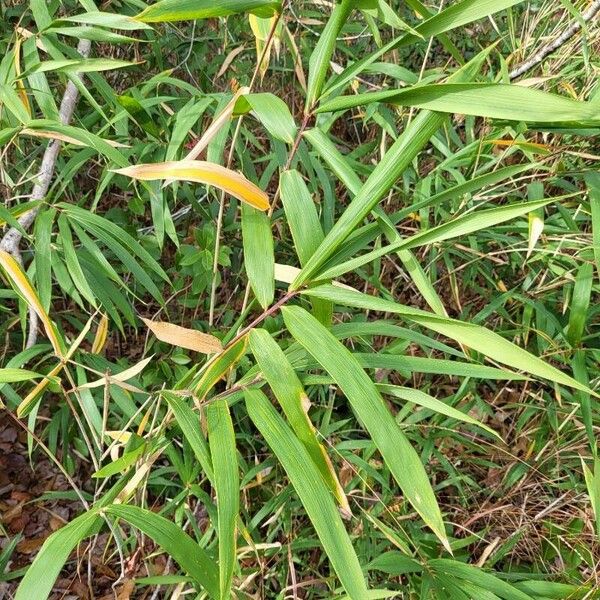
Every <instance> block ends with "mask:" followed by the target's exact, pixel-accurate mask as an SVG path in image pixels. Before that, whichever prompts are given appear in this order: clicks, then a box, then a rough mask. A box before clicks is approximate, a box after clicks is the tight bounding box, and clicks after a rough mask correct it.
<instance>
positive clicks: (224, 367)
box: [193, 337, 248, 400]
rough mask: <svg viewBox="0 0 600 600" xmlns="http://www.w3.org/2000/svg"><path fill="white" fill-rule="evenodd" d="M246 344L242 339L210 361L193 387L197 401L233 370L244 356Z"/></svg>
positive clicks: (246, 340)
mask: <svg viewBox="0 0 600 600" xmlns="http://www.w3.org/2000/svg"><path fill="white" fill-rule="evenodd" d="M247 342H248V338H246V337H244V338H242V339H241V340H239V341H238V342H236V343H235V344H233V345H232V346H229V347H227V348H225V349H224V350H223V352H220V353H219V354H217V355H216V356H213V357H212V358H211V359H210V361H209V363H208V364H207V365H206V367H205V369H204V371H203V372H202V374H201V376H200V378H199V379H198V382H197V383H196V384H195V385H194V386H193V387H194V392H195V393H196V394H197V396H198V399H199V400H203V399H204V398H205V397H206V395H207V394H208V392H210V390H211V389H212V388H213V387H214V386H215V384H216V383H217V381H219V379H221V378H222V377H224V376H225V374H226V373H227V372H228V371H229V370H230V369H233V367H234V366H235V365H236V363H237V362H238V361H239V360H240V358H241V357H242V356H243V355H244V354H245V352H246V346H247Z"/></svg>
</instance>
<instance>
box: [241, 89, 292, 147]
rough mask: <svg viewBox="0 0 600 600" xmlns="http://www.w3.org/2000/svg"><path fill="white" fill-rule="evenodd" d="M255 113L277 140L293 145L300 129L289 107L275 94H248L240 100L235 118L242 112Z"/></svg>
mask: <svg viewBox="0 0 600 600" xmlns="http://www.w3.org/2000/svg"><path fill="white" fill-rule="evenodd" d="M249 110H252V111H254V114H255V115H256V118H257V119H258V120H259V121H260V122H261V123H262V124H263V125H264V127H265V129H266V130H267V131H268V132H269V133H270V134H271V135H272V136H273V137H274V138H276V139H278V140H281V141H282V142H285V143H286V144H293V143H294V140H295V139H296V133H297V131H298V128H297V127H296V123H295V122H294V117H292V113H290V109H289V107H288V105H287V104H286V103H285V102H284V101H283V100H282V99H281V98H278V97H277V96H275V95H274V94H269V93H263V94H248V95H246V96H240V98H239V99H238V101H237V103H236V106H235V112H234V116H235V115H236V114H239V113H240V112H247V111H249Z"/></svg>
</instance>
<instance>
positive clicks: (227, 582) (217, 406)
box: [206, 400, 240, 600]
mask: <svg viewBox="0 0 600 600" xmlns="http://www.w3.org/2000/svg"><path fill="white" fill-rule="evenodd" d="M206 421H207V425H208V442H209V444H210V454H211V456H212V466H213V472H214V486H215V491H216V494H217V514H218V519H219V522H218V535H219V582H220V585H219V589H220V593H219V597H220V599H221V600H228V599H229V598H231V582H232V579H233V571H234V568H235V557H236V541H237V534H236V522H237V518H238V513H239V509H240V489H239V487H240V476H239V471H238V461H237V451H236V447H235V433H234V431H233V423H232V422H231V416H230V414H229V406H228V405H227V401H226V400H217V401H216V402H212V403H210V404H209V405H208V406H207V407H206Z"/></svg>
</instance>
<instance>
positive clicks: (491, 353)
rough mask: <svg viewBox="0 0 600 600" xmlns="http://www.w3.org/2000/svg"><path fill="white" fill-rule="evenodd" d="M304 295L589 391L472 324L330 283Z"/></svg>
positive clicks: (521, 350) (532, 373)
mask: <svg viewBox="0 0 600 600" xmlns="http://www.w3.org/2000/svg"><path fill="white" fill-rule="evenodd" d="M303 293H304V294H306V295H308V296H317V297H318V298H326V299H327V300H331V301H333V302H338V303H339V304H342V305H344V306H352V307H356V308H363V309H368V310H377V311H382V312H389V313H394V314H397V315H400V316H402V317H403V318H405V319H408V320H409V321H412V322H414V323H418V324H419V325H423V327H427V328H428V329H431V330H433V331H436V332H437V333H439V334H441V335H445V336H447V337H449V338H451V339H453V340H455V341H457V342H458V343H460V344H464V345H465V346H467V347H469V348H473V349H474V350H477V351H478V352H481V353H482V354H483V355H484V356H487V357H489V358H491V359H493V360H496V361H498V362H499V363H501V364H504V365H508V366H509V367H513V368H514V369H518V370H521V369H525V370H526V371H527V374H528V375H534V376H536V377H541V378H543V379H548V380H550V381H554V382H555V383H559V384H561V385H566V386H569V387H572V388H575V389H578V390H582V391H584V392H587V393H592V394H594V392H592V391H591V390H590V389H588V388H587V387H586V386H585V385H582V384H581V383H579V382H577V381H576V380H575V379H573V378H572V377H569V376H568V375H567V374H565V373H563V372H562V371H559V370H558V369H557V368H556V367H553V366H552V365H549V364H548V363H546V362H545V361H543V360H542V359H541V358H538V357H537V356H534V355H533V354H531V353H529V352H527V350H524V349H523V348H520V347H519V346H517V345H516V344H513V343H512V342H509V341H508V340H506V339H504V338H503V337H502V336H500V335H498V334H497V333H494V332H493V331H490V330H488V329H486V328H485V327H481V326H479V325H474V324H473V323H467V322H464V321H458V320H455V319H449V318H444V317H440V316H439V315H434V314H432V313H428V312H426V311H424V310H419V309H416V308H411V307H408V306H404V305H402V304H397V303H396V302H392V301H390V300H384V299H382V298H376V297H374V296H369V295H367V294H363V293H361V292H357V291H352V290H347V289H343V288H339V287H335V286H332V285H322V286H318V287H315V288H312V289H310V290H306V291H305V292H303ZM594 395H595V394H594Z"/></svg>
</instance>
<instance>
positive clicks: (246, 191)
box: [115, 160, 269, 210]
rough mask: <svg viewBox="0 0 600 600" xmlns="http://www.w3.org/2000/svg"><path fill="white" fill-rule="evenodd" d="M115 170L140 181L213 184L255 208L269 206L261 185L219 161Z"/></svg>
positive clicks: (263, 208)
mask: <svg viewBox="0 0 600 600" xmlns="http://www.w3.org/2000/svg"><path fill="white" fill-rule="evenodd" d="M115 173H119V174H120V175H125V176H126V177H131V178H132V179H139V180H140V181H156V180H159V179H168V180H177V181H193V182H196V183H203V184H205V185H212V186H215V187H217V188H219V189H220V190H223V191H225V192H226V193H228V194H230V195H231V196H234V197H235V198H237V199H238V200H242V201H243V202H246V203H247V204H249V205H250V206H253V207H254V208H257V209H259V210H267V209H268V208H269V197H268V196H267V194H266V193H265V192H263V191H262V190H261V189H260V188H259V187H258V186H256V185H254V184H253V183H252V182H251V181H249V180H248V179H246V178H245V177H244V176H243V175H241V174H240V173H236V172H235V171H232V170H231V169H227V168H225V167H222V166H221V165H218V164H216V163H209V162H206V161H201V160H179V161H169V162H164V163H150V164H143V165H135V166H132V167H126V168H124V169H117V170H116V171H115Z"/></svg>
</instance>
